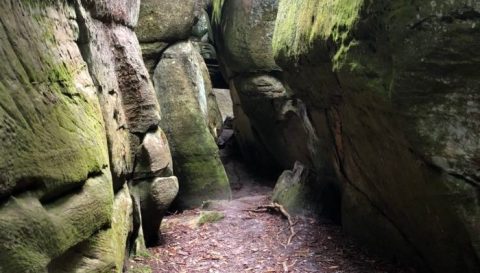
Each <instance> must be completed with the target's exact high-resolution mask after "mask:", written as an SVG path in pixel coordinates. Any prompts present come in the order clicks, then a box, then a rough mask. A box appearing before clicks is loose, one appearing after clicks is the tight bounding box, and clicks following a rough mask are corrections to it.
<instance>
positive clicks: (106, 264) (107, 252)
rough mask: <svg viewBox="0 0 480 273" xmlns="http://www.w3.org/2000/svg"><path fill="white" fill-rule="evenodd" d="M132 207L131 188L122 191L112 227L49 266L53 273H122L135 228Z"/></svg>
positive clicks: (125, 187) (114, 206) (115, 206)
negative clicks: (128, 243) (129, 237)
mask: <svg viewBox="0 0 480 273" xmlns="http://www.w3.org/2000/svg"><path fill="white" fill-rule="evenodd" d="M132 217H133V206H132V199H131V197H130V191H129V190H128V187H127V186H126V185H124V188H122V189H121V190H119V192H118V193H117V194H116V195H115V199H114V203H113V213H112V224H111V228H109V229H105V230H102V231H100V232H99V233H97V234H95V235H94V236H93V237H91V238H90V239H88V240H87V241H85V242H82V243H80V244H78V245H77V246H75V247H74V248H72V249H70V250H69V251H67V252H66V253H65V254H63V255H62V256H60V257H58V258H56V259H55V260H54V261H52V262H51V263H50V264H49V266H48V272H52V273H73V272H75V273H81V272H100V273H113V272H117V273H121V272H123V263H124V261H125V256H126V255H128V253H127V247H128V245H127V240H126V238H128V236H129V235H130V234H131V232H132V229H133V226H132V224H133V221H132Z"/></svg>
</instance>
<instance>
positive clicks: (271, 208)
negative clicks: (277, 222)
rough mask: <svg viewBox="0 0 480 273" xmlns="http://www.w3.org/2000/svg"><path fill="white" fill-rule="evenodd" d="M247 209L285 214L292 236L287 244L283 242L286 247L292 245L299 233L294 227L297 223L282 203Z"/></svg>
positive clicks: (256, 211)
mask: <svg viewBox="0 0 480 273" xmlns="http://www.w3.org/2000/svg"><path fill="white" fill-rule="evenodd" d="M247 211H249V212H255V213H263V212H269V213H271V212H280V213H281V214H282V215H283V216H285V218H287V220H288V225H289V229H290V237H288V240H287V243H286V244H285V245H283V244H282V245H283V246H285V247H286V246H288V245H290V244H291V243H292V240H293V238H294V237H295V235H297V233H296V232H295V229H294V226H295V223H294V222H293V220H292V216H291V215H290V213H288V212H287V210H286V209H285V208H284V207H283V206H282V205H280V204H278V203H272V204H270V205H266V206H258V207H257V208H256V209H253V210H247Z"/></svg>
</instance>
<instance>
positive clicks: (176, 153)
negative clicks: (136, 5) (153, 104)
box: [136, 0, 230, 209]
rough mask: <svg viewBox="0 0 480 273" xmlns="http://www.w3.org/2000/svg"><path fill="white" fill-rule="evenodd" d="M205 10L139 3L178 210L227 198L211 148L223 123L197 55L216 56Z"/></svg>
mask: <svg viewBox="0 0 480 273" xmlns="http://www.w3.org/2000/svg"><path fill="white" fill-rule="evenodd" d="M205 5H208V3H203V2H198V1H192V0H189V1H182V3H181V4H180V3H179V2H177V1H166V0H146V1H142V5H141V12H140V22H139V26H138V27H137V30H136V31H137V33H138V34H139V39H140V42H141V45H142V49H143V57H144V59H145V63H147V66H149V69H150V72H151V73H152V74H153V78H154V85H155V89H156V93H157V97H158V99H159V101H160V104H161V109H162V122H161V127H162V129H164V130H165V133H166V135H167V138H168V139H169V142H170V146H171V150H172V156H173V169H174V172H175V174H176V175H177V176H178V178H179V183H180V187H179V196H178V198H177V200H176V201H175V204H176V207H178V208H182V209H183V208H192V207H195V206H199V205H201V203H202V202H203V201H206V200H208V199H228V198H230V186H229V182H228V178H227V176H226V174H225V170H224V167H223V165H222V163H221V161H220V158H219V154H218V147H217V146H216V143H215V139H216V138H217V136H218V130H219V129H220V128H221V126H222V118H221V115H220V111H219V109H218V106H217V102H216V99H215V95H214V93H213V88H212V83H211V81H210V76H209V71H208V69H207V66H206V64H205V61H204V58H202V56H201V54H203V55H204V56H205V58H209V57H212V56H214V55H215V53H214V51H215V50H214V49H213V46H212V45H211V44H209V42H208V39H209V38H208V36H209V33H211V31H209V28H210V27H209V26H210V24H209V18H208V14H207V12H206V11H205V9H204V8H205ZM159 25H161V26H160V27H158V26H159ZM212 50H213V53H212Z"/></svg>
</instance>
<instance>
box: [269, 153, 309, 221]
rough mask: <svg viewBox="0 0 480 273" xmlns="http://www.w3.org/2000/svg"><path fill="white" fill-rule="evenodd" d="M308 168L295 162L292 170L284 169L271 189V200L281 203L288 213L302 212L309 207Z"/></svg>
mask: <svg viewBox="0 0 480 273" xmlns="http://www.w3.org/2000/svg"><path fill="white" fill-rule="evenodd" d="M308 182H309V180H308V170H307V169H306V167H305V166H304V165H303V164H302V163H300V162H296V163H295V166H294V167H293V170H291V171H284V172H283V173H282V175H281V176H280V177H279V178H278V180H277V183H276V184H275V188H274V189H273V194H272V201H273V202H276V203H278V204H280V205H282V206H283V207H284V208H285V209H286V210H287V211H288V212H289V213H290V214H302V213H304V212H306V211H307V210H309V209H311V208H310V207H309V206H311V205H312V203H309V201H310V200H309V199H310V196H309V194H311V192H312V191H311V188H309V185H308Z"/></svg>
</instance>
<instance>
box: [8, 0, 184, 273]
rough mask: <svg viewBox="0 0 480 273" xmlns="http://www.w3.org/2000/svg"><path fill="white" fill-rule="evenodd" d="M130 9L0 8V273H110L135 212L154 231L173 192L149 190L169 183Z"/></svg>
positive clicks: (134, 11) (103, 4)
mask: <svg viewBox="0 0 480 273" xmlns="http://www.w3.org/2000/svg"><path fill="white" fill-rule="evenodd" d="M139 5H140V2H139V1H135V0H128V1H127V0H124V1H108V0H104V1H88V0H84V1H82V0H78V1H68V2H67V1H62V0H58V1H26V0H24V1H10V0H9V1H3V2H2V3H1V4H0V14H1V18H2V19H0V25H1V28H0V41H1V43H0V52H2V53H1V54H0V61H1V64H0V66H1V67H2V70H3V71H4V72H3V73H2V75H1V76H0V97H1V100H0V101H1V102H0V124H1V125H0V136H1V139H2V141H1V142H0V149H1V151H2V152H3V154H4V156H3V157H2V159H0V173H1V174H0V245H1V246H0V272H46V271H47V270H48V272H121V271H122V268H123V262H124V259H125V255H126V254H127V253H126V252H127V250H129V249H130V248H132V247H133V245H132V244H134V243H133V242H134V241H135V238H136V237H135V236H137V235H138V234H143V232H142V229H141V228H139V226H140V225H141V224H142V223H141V222H140V219H142V217H141V215H140V212H142V213H143V212H144V211H148V213H150V214H148V215H145V216H144V219H146V221H145V222H144V223H143V224H144V227H145V229H146V230H148V231H149V232H150V233H149V235H150V234H151V233H155V234H156V232H155V231H157V232H158V227H159V221H161V217H158V216H161V215H162V213H163V212H164V211H165V209H166V207H168V205H169V203H170V202H171V201H172V200H173V198H174V196H175V194H176V191H177V190H178V186H177V185H176V184H175V182H172V183H163V184H162V185H164V186H165V187H161V186H159V185H158V183H157V182H156V181H157V180H161V179H163V178H161V176H169V178H168V180H169V181H175V178H174V177H170V176H171V175H172V171H171V168H172V166H171V157H170V154H169V149H168V143H167V142H166V140H165V137H164V135H163V133H162V131H161V130H160V129H159V128H158V124H159V121H160V108H159V105H158V102H157V99H156V96H155V93H154V89H153V86H152V84H151V82H150V80H149V75H148V72H147V70H146V68H145V66H144V64H143V61H142V56H141V52H140V46H139V44H138V41H137V38H136V35H135V33H134V32H133V31H132V29H131V27H133V26H135V25H136V21H137V17H138V12H139ZM159 143H160V144H162V145H157V144H159ZM152 146H154V147H152ZM136 157H138V158H136ZM134 162H135V164H134ZM136 170H138V173H136ZM165 179H167V178H165ZM127 181H130V183H128V184H129V185H127ZM145 181H147V182H145ZM148 181H151V182H150V187H147V188H148V190H147V191H145V192H144V195H142V196H141V197H138V199H135V200H132V196H131V191H132V195H134V194H133V193H134V192H136V191H135V187H136V185H137V184H139V183H140V182H143V183H144V184H145V183H148ZM144 188H145V187H144ZM172 195H173V196H172ZM134 197H135V198H137V196H134ZM150 200H155V202H150ZM159 204H160V205H159ZM140 207H141V208H142V209H140ZM155 212H157V213H158V215H155V221H153V222H152V221H148V220H150V218H149V217H150V216H151V215H152V214H153V213H155ZM155 229H156V230H155ZM152 230H153V231H152ZM145 236H147V233H145ZM141 241H142V240H139V242H141ZM135 245H137V246H138V244H137V243H135ZM140 247H141V245H140Z"/></svg>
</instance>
